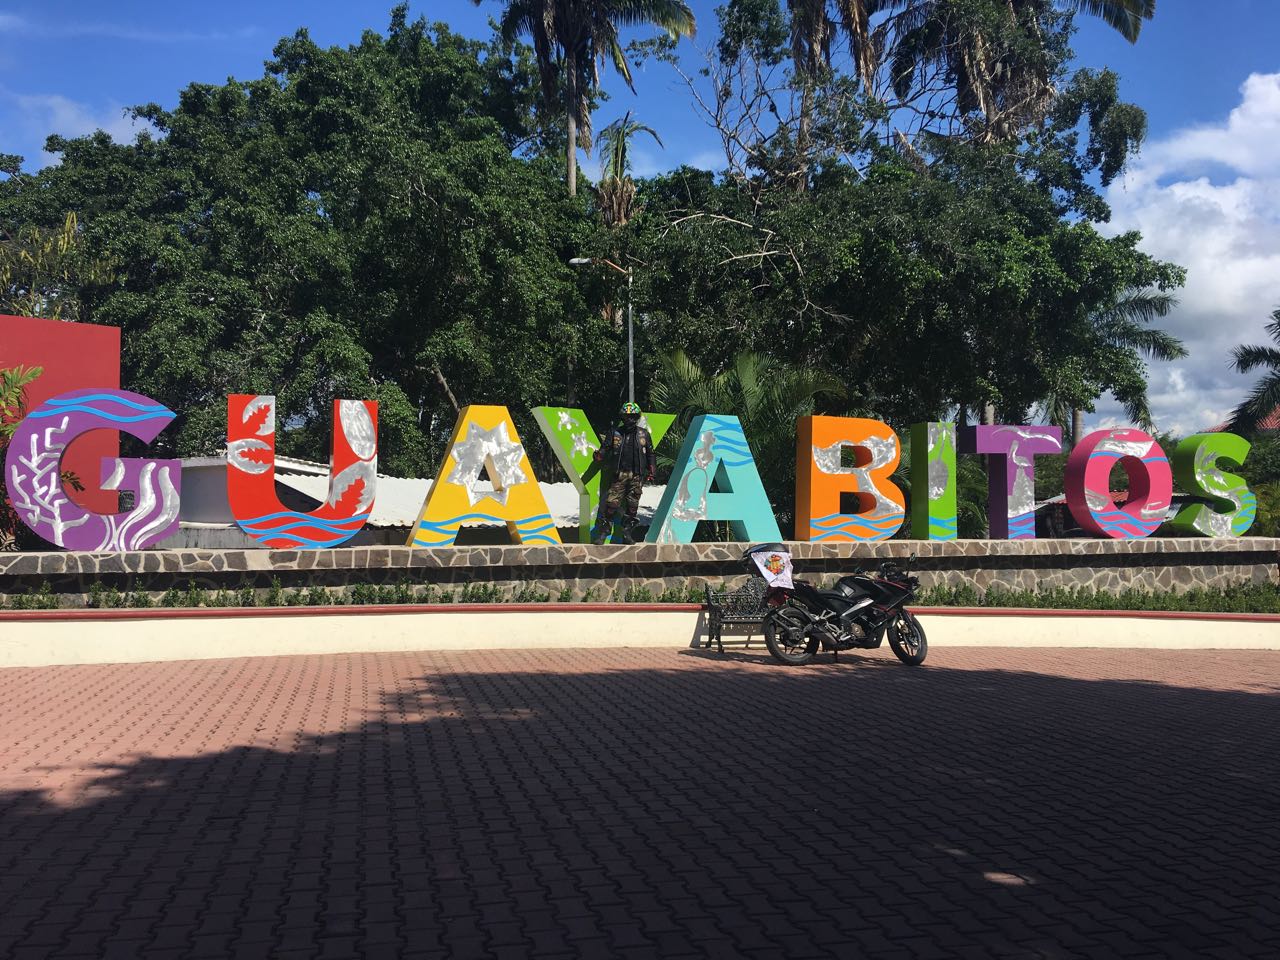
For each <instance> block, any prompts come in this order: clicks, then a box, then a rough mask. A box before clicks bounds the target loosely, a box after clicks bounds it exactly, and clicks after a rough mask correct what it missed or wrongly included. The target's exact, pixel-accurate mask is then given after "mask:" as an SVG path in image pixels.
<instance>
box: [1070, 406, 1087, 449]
mask: <svg viewBox="0 0 1280 960" xmlns="http://www.w3.org/2000/svg"><path fill="white" fill-rule="evenodd" d="M1083 439H1084V411H1083V410H1079V409H1077V408H1075V407H1072V409H1071V446H1072V447H1074V446H1075V445H1076V444H1077V443H1079V442H1080V441H1081V440H1083Z"/></svg>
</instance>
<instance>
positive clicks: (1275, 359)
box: [1231, 345, 1280, 373]
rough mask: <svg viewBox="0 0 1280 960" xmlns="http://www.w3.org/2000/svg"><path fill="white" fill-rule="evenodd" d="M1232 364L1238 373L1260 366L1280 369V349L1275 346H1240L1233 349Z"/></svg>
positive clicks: (1275, 369)
mask: <svg viewBox="0 0 1280 960" xmlns="http://www.w3.org/2000/svg"><path fill="white" fill-rule="evenodd" d="M1231 366H1232V367H1233V368H1234V369H1235V370H1236V372H1237V373H1248V372H1249V371H1250V370H1255V369H1257V368H1258V367H1266V368H1267V369H1268V370H1273V371H1280V350H1277V349H1276V348H1275V347H1258V346H1250V345H1243V346H1239V347H1236V348H1235V349H1234V350H1232V351H1231Z"/></svg>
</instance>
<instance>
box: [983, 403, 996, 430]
mask: <svg viewBox="0 0 1280 960" xmlns="http://www.w3.org/2000/svg"><path fill="white" fill-rule="evenodd" d="M982 422H983V423H985V424H986V425H987V426H988V427H994V426H995V425H996V405H995V404H994V403H984V404H983V405H982Z"/></svg>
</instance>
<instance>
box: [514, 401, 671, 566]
mask: <svg viewBox="0 0 1280 960" xmlns="http://www.w3.org/2000/svg"><path fill="white" fill-rule="evenodd" d="M533 418H534V419H535V420H536V421H537V422H538V426H539V427H540V428H541V429H542V433H543V436H545V437H546V438H547V442H548V443H549V444H551V449H552V451H554V453H555V455H556V459H557V460H559V461H560V466H561V467H563V468H564V472H565V473H567V474H568V475H569V479H570V480H572V481H573V485H574V486H575V487H576V488H577V490H578V539H579V540H581V541H582V542H583V543H590V542H591V527H592V524H593V523H594V520H595V515H596V511H597V510H598V509H599V508H600V464H598V463H597V462H596V461H595V459H594V456H593V455H594V454H595V452H596V451H597V450H599V449H600V438H599V437H598V436H597V435H596V432H595V430H593V429H592V428H591V422H590V421H589V420H588V419H587V415H586V414H585V413H583V412H582V411H581V410H579V409H578V408H577V407H534V408H533ZM675 419H676V418H675V414H671V413H644V414H641V416H640V423H641V424H642V425H643V426H646V427H648V428H649V436H651V437H652V438H653V445H654V446H655V447H656V446H657V445H658V444H660V443H661V442H662V438H663V437H665V436H666V435H667V431H668V430H669V429H671V424H672V423H673V422H674V421H675Z"/></svg>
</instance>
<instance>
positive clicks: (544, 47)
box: [475, 0, 696, 197]
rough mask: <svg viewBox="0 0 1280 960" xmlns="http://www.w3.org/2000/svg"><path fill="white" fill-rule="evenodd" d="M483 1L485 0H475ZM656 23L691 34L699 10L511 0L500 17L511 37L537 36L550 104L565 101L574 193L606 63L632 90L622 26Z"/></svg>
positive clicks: (675, 5) (677, 0) (675, 33)
mask: <svg viewBox="0 0 1280 960" xmlns="http://www.w3.org/2000/svg"><path fill="white" fill-rule="evenodd" d="M475 2H476V3H479V2H480V0H475ZM646 23H649V24H653V25H654V26H657V27H660V28H661V29H663V30H665V31H666V32H667V34H668V35H669V36H671V38H672V39H676V38H679V37H691V36H693V34H694V31H695V29H696V24H695V22H694V17H693V11H692V10H691V9H689V5H688V4H687V3H685V2H684V0H510V2H509V3H508V4H507V8H506V10H505V11H503V14H502V19H501V21H500V22H499V25H498V26H499V30H500V31H501V34H502V38H503V40H505V41H506V42H508V43H511V42H514V41H515V39H516V38H517V37H521V36H525V35H527V36H529V37H530V38H531V39H532V40H533V52H534V57H535V58H536V59H537V62H538V71H539V74H540V75H541V78H542V95H543V97H544V99H545V100H546V102H547V103H548V104H549V105H553V106H559V107H563V108H564V111H565V114H566V116H567V118H568V129H569V143H568V147H567V150H566V157H565V167H566V177H567V179H568V183H569V196H571V197H572V196H576V195H577V192H578V184H577V182H578V154H577V149H578V147H579V146H581V147H582V148H583V149H584V150H587V151H590V150H591V94H592V92H593V91H595V90H596V89H597V88H598V87H599V86H600V64H602V63H604V61H605V60H610V61H612V63H613V66H614V69H615V70H617V71H618V73H619V75H621V77H622V79H623V80H625V81H626V83H627V86H628V87H630V88H631V91H632V92H633V93H634V92H635V85H634V84H633V83H632V80H631V67H630V65H629V64H628V63H627V58H626V55H625V53H624V52H623V49H622V44H621V43H620V42H619V40H618V30H619V28H621V27H630V26H637V25H640V24H646Z"/></svg>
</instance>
